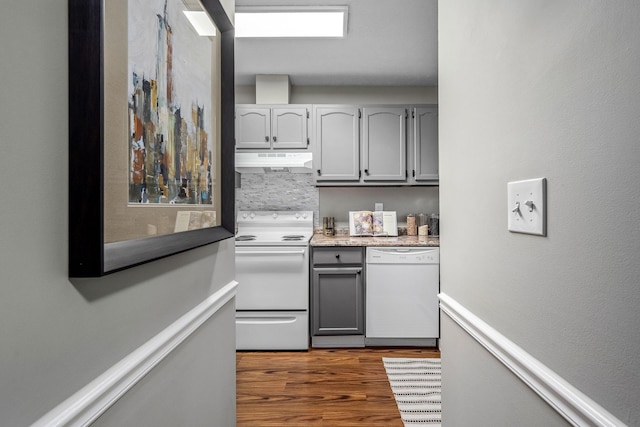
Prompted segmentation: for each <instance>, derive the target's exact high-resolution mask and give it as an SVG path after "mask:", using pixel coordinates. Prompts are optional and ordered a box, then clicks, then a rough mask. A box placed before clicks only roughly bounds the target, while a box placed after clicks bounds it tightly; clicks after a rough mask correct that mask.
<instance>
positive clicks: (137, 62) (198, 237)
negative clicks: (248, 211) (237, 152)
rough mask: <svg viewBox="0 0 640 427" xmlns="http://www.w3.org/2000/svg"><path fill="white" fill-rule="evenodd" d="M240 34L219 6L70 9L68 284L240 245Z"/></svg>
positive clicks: (80, 1)
mask: <svg viewBox="0 0 640 427" xmlns="http://www.w3.org/2000/svg"><path fill="white" fill-rule="evenodd" d="M233 38H234V35H233V25H232V24H231V21H230V20H229V18H228V16H227V15H226V13H225V11H224V9H223V7H222V5H221V3H220V1H219V0H202V1H198V0H108V1H106V0H69V276H70V277H99V276H103V275H105V274H109V273H113V272H115V271H119V270H123V269H126V268H129V267H133V266H135V265H139V264H142V263H145V262H149V261H154V260H157V259H160V258H164V257H167V256H170V255H172V254H176V253H179V252H183V251H186V250H189V249H193V248H196V247H199V246H203V245H207V244H210V243H214V242H217V241H220V240H223V239H227V238H230V237H232V236H233V234H234V228H235V223H234V221H235V220H234V191H235V190H234V179H235V176H234V126H233V114H234V79H233V73H234V67H233V44H234V42H233Z"/></svg>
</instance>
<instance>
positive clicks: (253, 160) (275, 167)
mask: <svg viewBox="0 0 640 427" xmlns="http://www.w3.org/2000/svg"><path fill="white" fill-rule="evenodd" d="M312 161H313V154H312V153H309V152H304V153H281V152H277V151H270V152H267V153H265V152H261V153H236V171H237V172H240V173H268V172H289V173H311V168H312V167H313V165H312Z"/></svg>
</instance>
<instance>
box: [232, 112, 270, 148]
mask: <svg viewBox="0 0 640 427" xmlns="http://www.w3.org/2000/svg"><path fill="white" fill-rule="evenodd" d="M270 147H271V109H270V108H268V107H238V108H236V148H270Z"/></svg>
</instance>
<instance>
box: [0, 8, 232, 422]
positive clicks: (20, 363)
mask: <svg viewBox="0 0 640 427" xmlns="http://www.w3.org/2000/svg"><path fill="white" fill-rule="evenodd" d="M1 9H2V13H0V46H1V48H0V52H2V58H1V61H0V76H2V78H1V79H0V138H1V141H2V143H1V149H2V153H1V156H0V182H2V183H3V185H2V186H1V187H0V200H2V202H0V218H2V221H0V236H1V238H0V272H1V273H0V274H1V277H2V279H1V283H2V286H0V343H1V345H0V347H1V350H0V414H1V415H0V418H1V420H0V424H2V425H6V426H23V425H29V424H31V423H32V422H34V421H35V420H37V419H38V418H40V417H41V416H42V415H44V414H45V413H46V412H48V411H49V410H50V409H52V408H53V407H55V406H56V405H58V404H59V403H60V402H62V401H63V400H64V399H66V398H67V397H69V396H70V395H72V394H73V393H74V392H76V391H77V390H79V389H80V388H82V387H83V386H85V385H86V384H87V383H89V382H90V381H91V380H93V379H94V378H96V377H97V376H99V375H100V374H102V373H103V372H104V371H105V370H106V369H108V368H110V367H111V366H112V365H114V364H115V363H116V362H118V361H119V360H121V359H122V358H123V357H125V356H127V355H128V354H130V353H131V352H132V351H133V350H135V349H136V348H137V347H139V346H140V345H142V344H143V343H145V342H146V341H147V340H148V339H150V338H151V337H153V336H154V335H155V334H157V333H158V332H160V331H162V330H163V329H165V328H166V327H167V326H169V325H170V324H172V323H173V322H174V321H176V320H177V319H178V318H180V317H181V316H182V315H183V314H185V313H186V312H188V311H189V310H191V309H192V308H193V307H195V306H196V305H197V304H199V303H200V302H202V301H203V300H204V299H206V298H207V297H208V296H209V295H211V294H212V293H213V292H214V291H216V290H217V289H218V288H220V287H221V286H223V285H226V284H227V283H228V282H230V281H232V280H233V279H234V275H235V272H234V254H233V246H234V244H233V242H232V241H225V242H222V243H220V244H214V245H209V246H206V247H203V248H200V249H197V250H193V251H190V252H187V253H183V254H181V255H177V256H173V257H170V258H167V259H165V260H162V261H159V262H155V263H151V264H146V265H143V266H140V267H137V268H134V269H131V270H127V271H123V272H120V273H116V274H113V275H110V276H108V277H105V278H102V279H90V280H89V279H85V280H74V281H71V280H69V279H68V278H67V251H68V237H67V232H68V227H67V217H68V208H67V203H68V200H69V194H68V192H67V183H68V172H67V170H68V161H67V157H68V149H67V137H68V126H67V120H68V115H67V107H68V103H69V100H68V96H67V90H68V84H67V58H68V56H67V22H68V21H67V1H66V0H49V1H46V2H41V1H35V0H20V1H18V0H3V2H2V6H1ZM233 319H234V315H233V302H230V303H229V304H228V305H227V306H225V307H224V308H223V309H222V310H221V311H220V312H218V313H217V314H216V315H215V316H214V317H213V318H212V319H210V320H209V321H208V322H207V323H206V324H205V325H203V326H202V327H201V328H200V329H199V330H198V331H196V332H195V334H194V335H193V336H192V337H191V338H190V339H189V340H187V341H185V342H184V343H183V344H182V345H181V346H179V347H178V348H177V349H176V350H175V351H174V352H173V353H172V354H171V355H170V356H169V357H168V358H167V359H166V360H165V361H163V362H162V363H161V364H160V365H159V366H158V367H156V368H155V369H154V370H153V371H151V372H150V374H149V375H148V376H147V377H145V379H144V380H143V381H142V382H141V383H139V384H138V385H137V386H136V387H134V388H133V389H132V390H131V391H130V392H129V393H127V394H126V395H124V396H123V397H122V399H121V400H120V401H119V402H118V403H117V404H116V406H115V407H114V408H113V409H112V410H110V411H108V412H107V413H105V414H104V416H103V417H102V418H101V420H100V423H101V424H100V425H119V426H121V425H137V426H146V425H153V426H162V425H171V426H174V425H186V424H188V425H220V426H222V425H234V422H235V369H234V367H235V351H234V350H235V335H234V329H233ZM198 396H200V397H198ZM176 417H180V419H181V422H175V421H176ZM123 420H126V422H125V423H123ZM205 420H206V421H205ZM191 421H193V422H191Z"/></svg>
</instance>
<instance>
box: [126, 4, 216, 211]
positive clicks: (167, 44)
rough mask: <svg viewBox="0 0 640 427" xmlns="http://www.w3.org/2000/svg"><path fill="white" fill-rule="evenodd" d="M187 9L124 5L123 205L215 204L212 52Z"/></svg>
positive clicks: (149, 5) (153, 5) (173, 6)
mask: <svg viewBox="0 0 640 427" xmlns="http://www.w3.org/2000/svg"><path fill="white" fill-rule="evenodd" d="M186 6H187V5H185V3H184V2H183V1H182V0H129V3H128V76H129V82H128V87H129V93H128V97H129V136H130V138H129V141H128V144H129V180H128V185H129V188H128V190H129V191H128V202H129V203H142V204H188V205H209V206H212V205H213V203H214V199H213V198H212V193H213V188H212V186H213V185H214V180H213V178H212V177H213V176H215V171H213V170H212V168H213V167H214V164H215V162H214V161H213V156H214V153H213V143H212V139H213V136H214V134H213V131H212V120H211V119H210V118H211V117H212V113H211V109H212V95H211V94H212V87H211V85H212V83H211V75H212V59H211V52H212V47H211V41H210V39H209V38H208V37H202V36H200V35H198V33H197V32H196V30H195V29H194V28H193V27H192V26H191V24H190V23H189V21H188V20H187V19H186V18H185V15H184V14H183V11H184V10H185V9H186V8H187V7H186Z"/></svg>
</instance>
